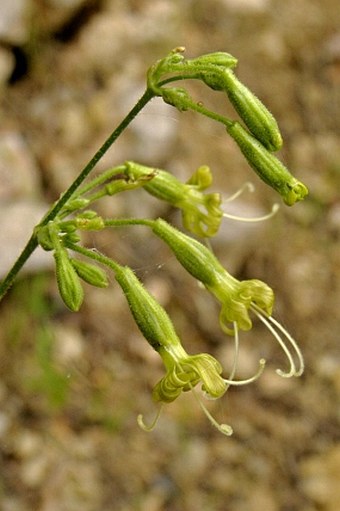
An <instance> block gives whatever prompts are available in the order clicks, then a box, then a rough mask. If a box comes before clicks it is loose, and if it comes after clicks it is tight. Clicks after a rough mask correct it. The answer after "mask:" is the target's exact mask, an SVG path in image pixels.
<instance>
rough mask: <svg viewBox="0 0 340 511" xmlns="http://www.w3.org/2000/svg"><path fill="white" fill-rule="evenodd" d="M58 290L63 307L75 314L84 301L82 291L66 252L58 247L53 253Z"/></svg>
mask: <svg viewBox="0 0 340 511" xmlns="http://www.w3.org/2000/svg"><path fill="white" fill-rule="evenodd" d="M53 255H54V259H55V264H56V275H57V283H58V289H59V293H60V296H61V298H62V299H63V301H64V303H65V305H66V306H67V307H68V308H69V309H71V310H72V311H74V312H76V311H78V310H79V309H80V306H81V304H82V302H83V299H84V291H83V288H82V285H81V283H80V280H79V277H78V275H77V272H76V270H75V268H74V267H73V265H72V263H71V260H70V258H69V256H68V253H67V251H66V250H65V249H64V248H62V247H58V248H57V249H56V250H55V252H54V254H53Z"/></svg>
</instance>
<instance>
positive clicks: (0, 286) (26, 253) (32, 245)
mask: <svg viewBox="0 0 340 511" xmlns="http://www.w3.org/2000/svg"><path fill="white" fill-rule="evenodd" d="M153 97H154V93H153V92H152V91H151V90H149V89H146V91H145V92H144V94H143V95H142V96H141V98H140V99H139V100H138V101H137V103H136V104H135V106H134V107H133V108H132V109H131V110H130V112H129V113H128V114H127V116H126V117H125V118H124V119H123V120H122V122H121V123H120V124H119V125H118V126H117V128H116V129H115V130H114V131H113V132H112V133H111V135H110V136H109V137H108V138H107V139H106V140H105V142H104V144H103V145H102V146H101V147H100V149H98V151H97V152H96V154H95V155H94V156H93V158H92V159H91V160H90V161H89V162H88V163H87V165H85V167H84V168H83V170H82V171H81V172H80V174H79V176H78V177H77V178H76V179H75V180H74V181H73V183H72V184H71V185H70V187H69V188H68V189H67V190H66V191H65V192H64V193H63V195H62V196H61V197H60V199H59V200H58V201H57V202H56V203H55V204H54V205H53V206H52V208H51V209H50V210H49V211H48V213H47V214H46V215H45V216H44V218H43V219H42V221H41V222H40V223H39V224H38V225H39V227H41V226H43V225H46V224H47V223H48V222H50V221H51V220H54V219H55V218H56V216H57V214H58V213H59V211H60V210H61V209H62V207H63V206H65V204H66V203H67V201H68V200H69V199H70V198H71V197H72V195H73V194H74V192H75V191H76V190H77V188H78V187H79V186H80V185H81V184H82V182H83V181H84V180H85V178H86V177H87V176H88V175H89V173H90V172H91V170H93V168H94V167H95V165H96V164H97V163H98V161H99V160H100V159H101V158H102V157H103V156H104V154H105V153H106V152H107V151H108V149H109V148H110V147H111V145H112V144H113V143H114V142H115V140H116V139H117V138H118V137H119V135H121V133H122V132H123V131H124V130H125V129H126V128H127V126H128V125H129V124H130V123H131V121H132V120H133V119H134V118H135V117H136V115H137V114H138V113H139V112H140V111H141V110H142V108H144V106H145V105H146V104H147V103H148V102H149V101H150V100H151V99H152V98H153ZM37 246H38V240H37V237H36V234H35V232H34V233H33V234H32V236H31V237H30V239H29V240H28V242H27V244H26V246H25V248H24V249H23V251H22V252H21V254H20V255H19V257H18V259H17V260H16V261H15V263H14V265H13V266H12V268H11V269H10V270H9V272H8V273H7V275H6V276H5V278H4V279H3V280H2V281H1V283H0V301H1V299H2V298H3V297H4V295H5V294H6V292H7V291H8V289H9V288H10V287H11V286H12V284H13V282H14V279H15V277H16V275H17V274H18V272H19V271H20V270H21V268H22V267H23V265H24V264H25V262H26V261H27V259H28V258H29V257H30V255H31V254H32V253H33V252H34V250H35V249H36V248H37Z"/></svg>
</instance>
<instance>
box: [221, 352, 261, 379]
mask: <svg viewBox="0 0 340 511" xmlns="http://www.w3.org/2000/svg"><path fill="white" fill-rule="evenodd" d="M259 364H260V367H259V368H258V370H257V372H256V373H255V374H254V376H251V377H250V378H246V379H245V380H228V379H226V378H224V380H223V381H224V382H225V383H227V384H228V385H234V386H241V385H248V383H253V382H254V381H255V380H257V379H258V378H259V377H260V376H261V374H262V373H263V371H264V368H265V365H266V361H265V359H264V358H260V360H259Z"/></svg>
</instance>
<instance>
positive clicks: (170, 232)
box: [152, 219, 274, 333]
mask: <svg viewBox="0 0 340 511" xmlns="http://www.w3.org/2000/svg"><path fill="white" fill-rule="evenodd" d="M152 230H153V232H154V233H155V234H156V235H157V236H158V237H159V238H161V239H162V240H163V241H164V242H165V243H166V244H167V245H168V246H169V247H170V249H171V250H172V251H173V253H174V254H175V256H176V258H177V259H178V261H179V262H180V263H181V265H182V266H183V267H184V268H185V269H186V270H187V271H188V272H189V273H190V274H191V275H192V276H193V277H194V278H196V279H197V280H199V281H200V282H202V284H203V285H204V286H205V288H206V289H208V291H210V292H211V293H212V294H213V295H214V296H215V297H216V298H217V300H218V301H219V302H220V303H221V307H222V308H221V313H220V324H221V327H222V329H223V330H224V331H225V332H228V333H232V332H233V328H230V327H229V326H228V325H229V324H230V323H236V324H237V326H238V328H239V329H240V330H250V329H251V327H252V322H251V319H250V317H249V310H250V308H251V305H252V304H255V305H257V306H258V307H259V308H260V309H261V310H262V311H263V312H264V313H265V315H266V316H270V315H271V312H272V308H273V303H274V293H273V291H272V289H271V288H270V287H269V286H268V285H267V284H265V283H264V282H262V281H260V280H257V279H252V280H245V281H239V280H237V279H236V278H235V277H233V276H232V275H230V273H228V272H227V270H225V269H224V268H223V266H222V265H221V263H220V262H219V260H218V259H217V258H216V257H215V255H214V254H213V253H212V252H211V250H209V249H208V248H207V247H206V246H204V245H203V244H202V243H200V242H199V241H197V240H195V239H193V238H191V237H190V236H187V235H186V234H184V233H182V232H180V231H179V230H178V229H176V228H175V227H172V226H171V225H169V224H168V223H167V222H165V221H164V220H162V219H158V220H156V221H155V222H153V224H152Z"/></svg>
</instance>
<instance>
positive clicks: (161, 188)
mask: <svg viewBox="0 0 340 511" xmlns="http://www.w3.org/2000/svg"><path fill="white" fill-rule="evenodd" d="M126 165H127V167H128V174H129V176H132V177H133V178H134V179H141V178H142V177H143V176H147V175H150V172H153V178H152V179H150V181H146V182H145V184H144V187H143V188H144V189H145V190H146V191H147V192H148V193H150V194H151V195H153V196H154V197H157V199H161V200H163V201H166V202H168V203H169V204H171V205H173V206H175V207H177V208H179V209H180V210H181V211H182V220H183V225H184V227H185V228H186V229H187V230H188V231H190V232H192V233H193V234H196V235H197V236H200V237H211V236H214V235H215V234H216V233H217V231H218V229H219V227H220V224H221V220H222V217H223V211H222V209H221V203H222V199H221V195H220V194H219V193H203V192H204V190H206V189H207V188H208V187H209V186H210V185H211V183H212V175H211V172H210V169H209V167H207V166H206V165H204V166H202V167H199V168H198V169H197V171H196V172H195V173H194V174H193V176H192V177H191V178H190V179H189V180H188V181H187V183H182V182H181V181H179V180H178V179H177V178H176V177H175V176H173V175H172V174H170V173H169V172H166V171H165V170H160V169H150V168H148V167H144V166H143V165H139V164H137V163H134V162H127V163H126Z"/></svg>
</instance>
